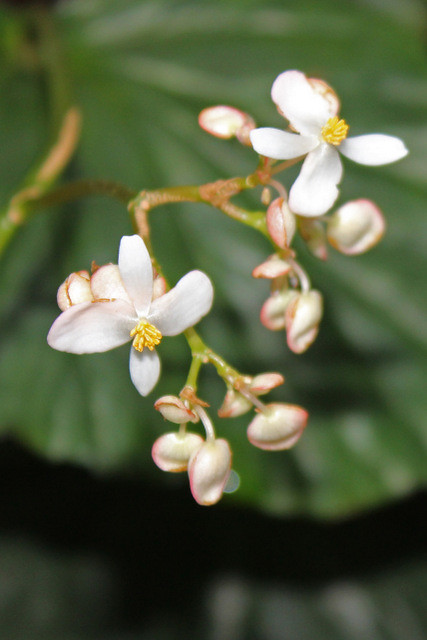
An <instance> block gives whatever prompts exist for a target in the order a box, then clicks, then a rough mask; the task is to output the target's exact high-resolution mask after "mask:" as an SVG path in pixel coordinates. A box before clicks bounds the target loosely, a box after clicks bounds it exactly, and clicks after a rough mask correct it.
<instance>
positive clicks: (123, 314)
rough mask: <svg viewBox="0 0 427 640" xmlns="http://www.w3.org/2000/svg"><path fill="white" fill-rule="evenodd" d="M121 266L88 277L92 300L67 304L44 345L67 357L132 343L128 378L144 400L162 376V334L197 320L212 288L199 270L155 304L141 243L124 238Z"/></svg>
mask: <svg viewBox="0 0 427 640" xmlns="http://www.w3.org/2000/svg"><path fill="white" fill-rule="evenodd" d="M118 262H119V264H118V267H117V266H116V265H105V266H103V267H100V268H99V269H98V270H97V271H95V273H94V274H93V275H92V278H91V282H90V286H91V291H92V294H93V300H91V301H82V302H78V303H77V304H76V303H74V302H71V306H69V307H68V308H66V309H65V311H63V313H61V315H60V316H59V317H58V318H57V319H56V320H55V322H54V323H53V325H52V327H51V329H50V331H49V335H48V337H47V341H48V343H49V345H50V346H51V347H53V348H54V349H58V350H59V351H67V352H69V353H77V354H82V353H98V352H103V351H109V350H110V349H114V348H115V347H120V346H121V345H123V344H125V343H126V342H128V341H129V340H132V339H133V341H132V347H131V352H130V362H129V369H130V376H131V379H132V382H133V383H134V385H135V387H136V388H137V390H138V391H139V393H140V394H141V395H143V396H146V395H147V394H148V393H150V391H151V390H152V389H153V387H154V386H155V384H156V382H157V380H158V378H159V375H160V360H159V356H158V355H157V353H156V351H155V347H156V346H157V345H159V344H160V341H161V340H162V337H163V336H176V335H178V334H179V333H182V332H183V331H185V330H186V329H188V328H189V327H192V326H193V325H194V324H196V323H197V322H199V320H200V319H201V318H202V317H203V316H205V315H206V314H207V313H208V311H209V310H210V308H211V306H212V300H213V287H212V283H211V281H210V280H209V278H208V276H207V275H205V274H204V273H202V272H201V271H190V272H189V273H187V274H186V275H185V276H184V277H183V278H181V280H180V281H179V282H178V283H177V285H176V286H175V287H174V288H173V289H171V290H170V291H168V292H167V293H165V294H164V295H161V296H160V297H158V298H156V299H154V300H153V268H152V265H151V259H150V256H149V253H148V251H147V248H146V246H145V244H144V242H143V240H142V239H141V238H140V237H139V236H137V235H134V236H124V237H123V238H122V240H121V242H120V249H119V260H118Z"/></svg>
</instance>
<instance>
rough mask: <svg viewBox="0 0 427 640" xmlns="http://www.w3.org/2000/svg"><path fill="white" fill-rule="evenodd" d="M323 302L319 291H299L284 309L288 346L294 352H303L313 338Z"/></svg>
mask: <svg viewBox="0 0 427 640" xmlns="http://www.w3.org/2000/svg"><path fill="white" fill-rule="evenodd" d="M322 313H323V302H322V295H321V294H320V293H319V291H315V290H314V289H312V290H311V291H307V292H306V293H300V294H299V295H298V296H296V297H295V298H294V299H293V300H292V301H291V302H290V303H289V305H288V307H287V309H286V334H287V341H288V346H289V348H290V349H291V351H293V352H294V353H303V352H304V351H305V350H306V349H308V347H309V346H310V345H311V343H312V342H313V341H314V340H315V338H316V336H317V333H318V331H319V322H320V320H321V318H322Z"/></svg>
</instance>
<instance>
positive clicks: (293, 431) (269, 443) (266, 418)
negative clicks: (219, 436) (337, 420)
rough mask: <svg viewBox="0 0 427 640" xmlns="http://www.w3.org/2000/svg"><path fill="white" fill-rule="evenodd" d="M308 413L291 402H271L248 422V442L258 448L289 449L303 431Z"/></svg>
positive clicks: (267, 449)
mask: <svg viewBox="0 0 427 640" xmlns="http://www.w3.org/2000/svg"><path fill="white" fill-rule="evenodd" d="M307 419H308V413H307V411H306V410H305V409H303V408H302V407H299V406H297V405H293V404H285V403H280V402H277V403H272V404H268V405H266V407H265V411H263V412H262V413H258V414H257V415H256V416H255V418H254V419H253V420H252V422H251V423H250V425H249V427H248V430H247V435H248V439H249V442H251V444H253V445H254V446H255V447H258V448H259V449H265V450H266V451H280V450H282V449H290V448H291V447H293V445H294V444H295V443H296V442H297V441H298V440H299V438H300V437H301V435H302V432H303V431H304V429H305V427H306V424H307Z"/></svg>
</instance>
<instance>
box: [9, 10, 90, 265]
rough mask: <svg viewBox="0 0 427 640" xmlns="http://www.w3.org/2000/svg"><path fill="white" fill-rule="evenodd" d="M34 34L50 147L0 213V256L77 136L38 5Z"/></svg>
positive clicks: (54, 44)
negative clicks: (45, 93) (47, 110)
mask: <svg viewBox="0 0 427 640" xmlns="http://www.w3.org/2000/svg"><path fill="white" fill-rule="evenodd" d="M29 17H30V21H31V25H30V26H31V27H32V28H33V29H34V31H35V51H36V54H37V56H38V60H39V62H40V65H41V67H42V69H43V71H44V74H45V77H46V80H47V87H48V101H49V103H50V128H51V135H52V140H53V142H52V144H51V146H50V147H49V149H48V150H47V152H46V153H45V154H44V155H43V156H42V157H41V159H40V160H39V161H38V162H37V163H36V165H35V167H34V168H33V169H32V170H31V171H30V172H29V173H28V175H27V176H26V178H25V179H24V181H23V183H22V187H21V188H20V189H19V190H18V192H17V193H16V194H15V195H14V196H13V197H12V198H11V200H10V202H9V204H8V205H7V206H6V207H5V209H4V210H3V211H2V212H0V253H1V251H3V249H4V248H5V247H6V246H7V245H8V243H9V242H10V240H11V238H12V237H13V235H14V233H15V232H16V231H17V229H18V228H19V227H20V225H22V224H23V223H24V222H25V221H26V219H27V216H28V213H29V211H28V210H29V208H30V207H29V206H27V205H28V203H29V202H31V201H34V200H38V199H40V198H41V197H42V196H43V195H44V194H46V193H47V192H48V191H49V190H50V188H51V186H52V185H53V184H54V182H55V181H56V180H57V179H58V178H59V176H60V175H61V173H62V172H63V170H64V169H65V167H66V166H67V164H68V163H69V161H70V159H71V157H72V155H73V153H74V151H75V148H76V146H77V142H78V139H79V135H80V120H81V118H80V112H79V110H78V109H77V108H76V107H75V106H73V105H72V102H71V97H70V96H71V91H70V86H69V83H68V74H67V72H66V70H65V68H64V64H63V58H62V51H61V48H60V41H59V38H58V35H57V33H56V27H55V24H54V16H53V14H52V12H51V11H49V10H48V8H47V7H45V6H43V5H40V6H37V7H35V8H34V10H33V11H31V12H30V13H29Z"/></svg>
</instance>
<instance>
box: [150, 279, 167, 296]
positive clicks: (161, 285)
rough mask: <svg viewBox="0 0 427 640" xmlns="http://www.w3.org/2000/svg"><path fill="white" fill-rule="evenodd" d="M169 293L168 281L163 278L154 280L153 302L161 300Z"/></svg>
mask: <svg viewBox="0 0 427 640" xmlns="http://www.w3.org/2000/svg"><path fill="white" fill-rule="evenodd" d="M166 291H167V285H166V280H165V279H164V278H163V276H156V277H155V278H154V280H153V300H155V299H156V298H160V296H163V295H164V294H165V293H166Z"/></svg>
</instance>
